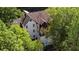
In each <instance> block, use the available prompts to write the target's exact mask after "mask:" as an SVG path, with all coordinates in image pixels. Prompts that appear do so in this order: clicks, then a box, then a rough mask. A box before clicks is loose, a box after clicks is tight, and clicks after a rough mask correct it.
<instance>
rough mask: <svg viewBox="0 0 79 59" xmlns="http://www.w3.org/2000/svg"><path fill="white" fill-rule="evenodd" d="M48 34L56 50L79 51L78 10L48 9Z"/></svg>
mask: <svg viewBox="0 0 79 59" xmlns="http://www.w3.org/2000/svg"><path fill="white" fill-rule="evenodd" d="M46 11H48V12H49V14H50V16H51V18H52V19H53V21H52V22H51V25H50V27H51V28H50V31H49V34H50V35H51V36H52V39H53V46H54V48H55V49H56V50H79V37H78V36H79V8H49V9H48V10H46Z"/></svg>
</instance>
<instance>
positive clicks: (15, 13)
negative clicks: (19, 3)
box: [0, 7, 22, 23]
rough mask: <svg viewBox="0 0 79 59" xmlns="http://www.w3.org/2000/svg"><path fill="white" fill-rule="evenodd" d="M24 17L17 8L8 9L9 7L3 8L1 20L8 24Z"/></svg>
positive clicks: (0, 12) (0, 10)
mask: <svg viewBox="0 0 79 59" xmlns="http://www.w3.org/2000/svg"><path fill="white" fill-rule="evenodd" d="M21 15H22V12H21V11H20V10H19V9H17V8H14V7H13V8H12V7H10V8H8V7H1V8H0V19H1V20H2V21H3V22H5V23H8V22H9V21H12V19H16V18H19V17H20V16H21Z"/></svg>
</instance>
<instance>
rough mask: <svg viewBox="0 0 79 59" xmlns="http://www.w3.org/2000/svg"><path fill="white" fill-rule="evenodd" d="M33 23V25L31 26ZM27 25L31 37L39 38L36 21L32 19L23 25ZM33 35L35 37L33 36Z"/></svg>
mask: <svg viewBox="0 0 79 59" xmlns="http://www.w3.org/2000/svg"><path fill="white" fill-rule="evenodd" d="M33 24H34V27H33ZM26 26H27V30H28V32H29V33H30V35H31V37H32V39H35V38H38V39H39V37H40V36H39V32H38V28H39V27H37V26H38V24H36V22H34V21H33V20H31V21H28V23H27V24H26V25H25V28H26ZM33 29H34V30H35V32H33ZM34 35H35V37H33V36H34Z"/></svg>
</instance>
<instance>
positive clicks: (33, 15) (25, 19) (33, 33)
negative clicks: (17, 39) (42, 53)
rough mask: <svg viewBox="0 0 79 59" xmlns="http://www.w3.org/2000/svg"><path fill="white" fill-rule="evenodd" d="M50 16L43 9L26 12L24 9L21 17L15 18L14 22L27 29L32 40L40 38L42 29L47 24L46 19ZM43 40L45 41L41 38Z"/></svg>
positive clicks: (42, 32) (43, 32)
mask: <svg viewBox="0 0 79 59" xmlns="http://www.w3.org/2000/svg"><path fill="white" fill-rule="evenodd" d="M49 19H50V17H49V15H48V13H47V12H45V11H36V12H27V11H25V10H24V15H23V16H22V17H21V20H20V19H19V20H18V19H17V20H18V21H17V20H16V21H15V23H18V22H19V24H20V26H21V27H23V28H25V29H27V30H28V32H29V34H30V37H31V39H32V40H35V39H40V37H42V36H44V34H45V31H44V29H46V28H47V26H48V21H49ZM42 41H43V42H45V41H44V40H43V39H42Z"/></svg>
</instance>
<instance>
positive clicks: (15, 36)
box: [0, 20, 43, 51]
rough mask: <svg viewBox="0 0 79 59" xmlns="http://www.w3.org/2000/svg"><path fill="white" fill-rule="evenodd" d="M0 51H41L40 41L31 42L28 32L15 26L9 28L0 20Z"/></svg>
mask: <svg viewBox="0 0 79 59" xmlns="http://www.w3.org/2000/svg"><path fill="white" fill-rule="evenodd" d="M0 50H1V51H5V50H6V51H31V50H32V51H34V50H35V51H39V50H43V45H42V44H41V42H40V41H37V40H36V41H32V40H31V39H30V36H29V34H28V32H27V31H26V30H25V29H23V28H21V27H20V26H19V25H17V24H13V25H11V26H10V28H7V27H6V25H5V24H4V23H3V22H2V21H1V20H0Z"/></svg>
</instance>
